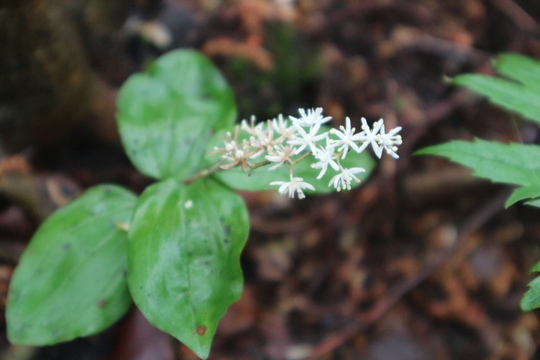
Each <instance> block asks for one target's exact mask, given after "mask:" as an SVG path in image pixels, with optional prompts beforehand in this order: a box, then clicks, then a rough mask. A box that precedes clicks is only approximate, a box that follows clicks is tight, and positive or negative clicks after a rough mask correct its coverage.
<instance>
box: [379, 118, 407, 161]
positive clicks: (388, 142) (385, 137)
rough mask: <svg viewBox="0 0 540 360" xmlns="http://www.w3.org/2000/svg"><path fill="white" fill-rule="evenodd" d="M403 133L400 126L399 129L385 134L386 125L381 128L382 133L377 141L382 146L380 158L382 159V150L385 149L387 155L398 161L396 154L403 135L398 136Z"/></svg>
mask: <svg viewBox="0 0 540 360" xmlns="http://www.w3.org/2000/svg"><path fill="white" fill-rule="evenodd" d="M400 131H401V126H398V127H397V128H394V129H392V130H390V132H389V133H385V131H384V124H383V125H382V127H381V131H380V132H379V135H377V141H378V143H379V145H380V150H379V155H378V156H379V158H380V157H381V154H382V150H383V149H384V150H385V151H386V153H387V154H388V155H390V156H392V157H393V158H394V159H398V158H399V156H398V154H396V151H397V149H398V148H397V146H396V145H401V143H402V140H401V135H397V133H398V132H400Z"/></svg>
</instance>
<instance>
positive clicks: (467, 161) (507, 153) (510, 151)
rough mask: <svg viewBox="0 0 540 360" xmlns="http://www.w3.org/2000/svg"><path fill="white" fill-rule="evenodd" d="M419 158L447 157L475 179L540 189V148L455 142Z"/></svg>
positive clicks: (430, 149) (427, 150) (421, 152)
mask: <svg viewBox="0 0 540 360" xmlns="http://www.w3.org/2000/svg"><path fill="white" fill-rule="evenodd" d="M415 154H416V155H438V156H443V157H446V158H448V159H450V160H452V161H454V162H457V163H459V164H461V165H464V166H468V167H470V168H472V169H473V170H474V175H475V176H478V177H481V178H484V179H489V180H491V181H493V182H497V183H506V184H513V185H521V186H528V185H535V186H538V185H540V180H539V179H540V161H538V159H540V146H537V145H524V144H516V143H510V144H502V143H499V142H494V141H486V140H481V139H475V140H474V142H468V141H461V140H454V141H450V142H448V143H445V144H440V145H434V146H430V147H427V148H424V149H421V150H419V151H417V152H416V153H415Z"/></svg>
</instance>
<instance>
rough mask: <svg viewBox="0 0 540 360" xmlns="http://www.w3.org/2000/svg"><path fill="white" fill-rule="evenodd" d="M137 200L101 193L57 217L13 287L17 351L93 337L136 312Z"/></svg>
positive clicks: (33, 245) (12, 332) (101, 189)
mask: <svg viewBox="0 0 540 360" xmlns="http://www.w3.org/2000/svg"><path fill="white" fill-rule="evenodd" d="M135 201H136V196H135V195H134V194H133V193H131V192H130V191H128V190H126V189H124V188H121V187H119V186H114V185H100V186H97V187H94V188H92V189H89V190H87V191H86V192H85V193H84V194H83V195H81V196H80V197H79V198H77V199H75V200H74V201H73V202H71V203H69V204H68V205H66V206H64V207H62V208H61V209H59V210H58V211H57V212H55V213H54V214H53V215H52V216H51V217H49V218H48V219H47V220H46V221H45V222H44V223H43V224H42V225H41V227H40V228H39V229H38V231H37V232H36V233H35V235H34V236H33V238H32V240H31V242H30V244H29V245H28V247H27V248H26V251H25V252H24V254H23V256H22V257H21V260H20V262H19V265H18V266H17V268H16V270H15V273H14V274H13V278H12V280H11V284H10V289H9V295H8V305H7V311H6V318H7V328H8V338H9V340H10V341H11V342H12V343H16V344H26V345H49V344H55V343H58V342H62V341H67V340H71V339H74V338H77V337H80V336H87V335H92V334H95V333H98V332H100V331H101V330H103V329H105V328H107V327H109V326H110V325H111V324H112V323H114V322H115V321H117V320H118V319H119V318H120V317H121V316H122V315H123V314H124V313H125V312H126V311H127V309H128V308H129V306H130V304H131V297H130V295H129V291H128V288H127V282H126V268H127V260H126V258H127V234H126V232H125V231H124V230H121V229H120V228H119V227H118V226H117V225H118V223H129V219H130V217H131V213H132V210H133V207H134V205H135Z"/></svg>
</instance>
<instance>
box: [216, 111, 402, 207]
mask: <svg viewBox="0 0 540 360" xmlns="http://www.w3.org/2000/svg"><path fill="white" fill-rule="evenodd" d="M299 113H300V117H298V118H295V117H292V116H290V117H289V118H290V121H287V120H284V119H283V116H281V115H279V116H278V117H277V118H276V119H273V120H268V121H267V122H266V123H258V124H256V123H255V119H254V118H252V119H251V121H250V122H249V123H248V122H247V121H245V120H244V121H242V123H241V124H240V125H238V126H236V128H235V131H234V134H231V133H228V134H227V137H226V138H225V139H224V146H223V147H216V148H215V149H214V153H219V154H222V155H221V160H220V163H219V167H220V168H222V169H224V170H226V169H230V168H232V167H235V166H240V167H241V168H242V170H243V171H250V172H251V171H253V170H254V169H256V168H258V167H260V166H261V165H267V164H271V166H270V167H269V168H268V170H270V171H271V170H275V169H277V168H279V167H282V166H284V165H287V166H289V167H290V180H289V181H272V182H270V185H272V186H274V185H275V186H279V192H280V193H281V194H287V195H288V196H289V197H294V196H295V195H297V196H298V198H299V199H302V198H304V197H305V195H304V189H309V190H315V187H314V186H313V185H312V184H309V183H307V182H305V181H304V179H303V178H301V177H295V176H294V165H296V164H297V163H298V162H300V161H303V160H304V159H306V158H307V157H309V156H312V157H314V159H312V162H313V163H312V164H311V167H312V168H314V169H320V172H319V175H318V176H317V179H321V178H322V177H323V176H324V174H325V173H326V172H327V171H328V168H331V169H332V170H333V171H334V172H335V173H336V175H335V176H334V177H333V178H332V179H331V180H330V182H329V183H328V186H330V187H335V188H336V189H337V190H338V191H340V190H350V189H351V183H352V181H355V182H360V180H359V179H358V177H357V176H356V174H358V173H361V172H365V169H364V168H361V167H350V168H346V167H343V166H342V164H341V160H343V159H345V158H346V157H347V154H348V153H349V151H355V152H357V153H361V152H362V151H364V150H365V149H366V148H367V147H369V146H371V148H372V149H373V151H374V153H375V155H376V156H377V157H378V158H381V156H382V153H383V151H385V152H386V153H387V154H388V155H390V156H392V157H394V158H396V159H397V158H398V157H399V156H398V155H397V153H396V151H397V146H398V145H400V144H401V142H402V141H401V135H399V134H398V133H399V131H400V130H401V127H396V128H394V129H392V130H390V131H389V132H386V131H385V127H384V122H383V120H382V119H380V120H379V121H376V122H375V123H374V124H373V127H369V125H368V124H367V121H366V119H364V118H362V119H361V126H360V130H361V131H359V132H356V129H355V128H354V127H352V125H351V119H349V118H348V117H347V118H346V119H345V126H340V128H339V129H331V130H329V131H325V130H326V129H327V128H326V127H322V125H323V124H324V123H326V122H328V121H330V119H331V117H328V116H326V117H325V116H323V114H322V108H316V109H309V110H307V111H306V110H304V109H299ZM240 131H242V132H246V133H247V134H246V135H248V136H243V137H241V138H243V140H239V132H240ZM323 144H324V145H323ZM261 156H264V158H265V159H266V160H265V161H264V162H263V163H260V162H259V163H253V161H254V159H257V158H260V157H261Z"/></svg>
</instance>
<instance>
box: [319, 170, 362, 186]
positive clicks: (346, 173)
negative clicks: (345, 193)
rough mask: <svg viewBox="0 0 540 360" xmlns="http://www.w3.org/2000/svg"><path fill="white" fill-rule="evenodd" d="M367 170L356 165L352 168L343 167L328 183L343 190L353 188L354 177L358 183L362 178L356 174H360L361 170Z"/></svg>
mask: <svg viewBox="0 0 540 360" xmlns="http://www.w3.org/2000/svg"><path fill="white" fill-rule="evenodd" d="M365 171H366V170H365V169H363V168H359V167H355V168H350V169H345V168H343V167H341V173H340V174H337V175H336V176H334V177H333V178H332V180H330V182H329V183H328V186H333V187H335V188H336V189H337V191H341V190H345V189H347V190H351V181H352V180H353V179H354V181H356V182H357V183H359V182H360V179H358V178H357V177H356V175H354V174H358V173H360V172H365Z"/></svg>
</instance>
